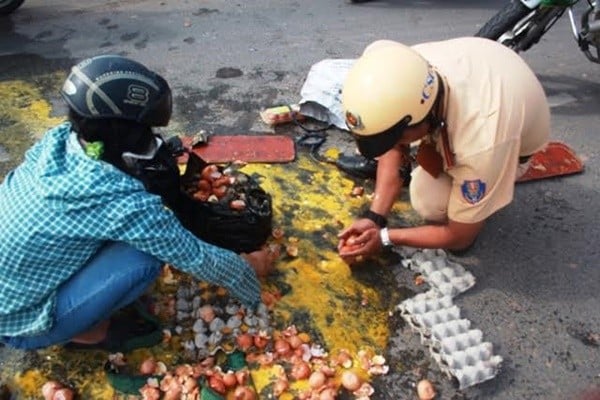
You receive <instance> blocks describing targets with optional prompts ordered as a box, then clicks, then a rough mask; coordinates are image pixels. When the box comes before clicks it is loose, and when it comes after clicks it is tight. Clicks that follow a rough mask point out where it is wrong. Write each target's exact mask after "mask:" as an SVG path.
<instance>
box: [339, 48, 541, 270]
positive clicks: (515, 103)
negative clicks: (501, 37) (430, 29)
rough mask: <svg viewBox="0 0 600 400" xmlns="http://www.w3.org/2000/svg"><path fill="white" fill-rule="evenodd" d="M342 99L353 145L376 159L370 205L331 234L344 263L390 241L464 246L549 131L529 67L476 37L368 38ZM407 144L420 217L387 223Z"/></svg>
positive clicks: (507, 194)
mask: <svg viewBox="0 0 600 400" xmlns="http://www.w3.org/2000/svg"><path fill="white" fill-rule="evenodd" d="M342 105H343V109H344V112H345V114H346V123H347V125H348V127H349V129H350V130H351V132H352V135H353V136H354V139H355V140H356V143H357V146H358V149H359V151H360V152H361V153H362V155H364V156H365V157H368V158H376V159H377V160H378V165H377V175H376V183H375V194H374V197H373V200H372V203H371V205H370V209H369V210H368V211H367V212H366V213H365V214H363V215H362V216H361V217H360V218H358V219H356V220H355V221H354V222H353V223H352V224H351V225H350V226H349V227H348V228H346V229H344V230H343V231H342V232H341V233H340V234H339V238H340V242H339V245H338V250H339V253H340V256H341V257H342V258H344V259H345V260H346V261H348V262H352V261H353V260H354V259H355V258H356V257H358V256H367V255H372V254H375V253H377V252H378V251H380V250H381V248H382V247H385V246H392V245H403V246H411V247H418V248H445V249H449V250H463V249H466V248H468V247H469V246H470V245H471V244H472V243H473V241H474V240H475V238H476V237H477V235H478V233H479V232H480V231H481V229H482V227H483V225H484V223H485V221H486V219H487V218H488V217H489V216H491V215H492V214H493V213H495V212H496V211H498V210H499V209H501V208H502V207H504V206H506V205H507V204H509V203H510V202H511V201H512V199H513V192H514V184H515V181H516V179H518V177H519V176H520V174H522V173H524V172H525V171H526V169H527V162H528V158H529V156H531V155H532V154H533V153H535V152H536V151H538V150H540V149H542V148H543V147H544V146H545V144H546V142H547V140H548V137H549V133H550V111H549V106H548V102H547V99H546V96H545V93H544V90H543V88H542V86H541V84H540V82H539V81H538V79H537V78H536V76H535V74H534V73H533V72H532V71H531V69H530V68H529V67H528V65H527V64H526V63H525V61H524V60H523V59H522V58H521V57H520V56H519V55H517V54H516V53H514V52H513V51H512V50H510V49H508V48H506V47H504V46H502V45H500V44H498V43H496V42H494V41H491V40H488V39H483V38H472V37H465V38H457V39H452V40H446V41H440V42H432V43H423V44H419V45H415V46H412V47H409V46H406V45H403V44H401V43H398V42H394V41H390V40H380V41H377V42H374V43H372V44H370V45H369V46H367V48H366V49H365V51H364V52H363V54H362V56H361V57H360V58H359V59H358V60H357V61H356V63H355V64H354V65H353V67H352V68H351V70H350V71H349V73H348V75H347V78H346V81H345V83H344V87H343V91H342ZM415 143H418V151H417V152H416V154H417V155H416V162H417V164H418V166H417V167H416V168H415V169H414V170H413V171H412V174H411V176H410V178H411V179H410V186H409V191H410V200H411V204H412V207H413V208H414V209H415V211H417V212H418V213H419V214H420V215H421V216H422V217H423V219H424V220H425V221H426V223H425V224H424V225H423V226H418V227H409V228H391V227H390V228H388V227H387V226H386V225H387V219H386V216H387V215H388V213H389V212H390V209H391V208H392V205H393V203H394V202H395V201H396V199H397V197H398V195H399V193H400V190H401V189H402V184H403V179H402V177H401V179H398V171H399V170H401V171H402V170H406V169H407V168H406V167H407V165H408V164H409V163H411V160H410V157H409V154H410V152H409V146H410V145H411V144H413V145H414V144H415ZM401 175H402V174H401ZM404 178H405V179H406V178H407V177H406V176H405V177H404Z"/></svg>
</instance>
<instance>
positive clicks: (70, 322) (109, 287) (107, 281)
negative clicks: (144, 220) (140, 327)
mask: <svg viewBox="0 0 600 400" xmlns="http://www.w3.org/2000/svg"><path fill="white" fill-rule="evenodd" d="M161 266H162V263H161V261H159V260H158V259H156V258H154V257H152V256H150V255H148V254H146V253H143V252H141V251H139V250H137V249H135V248H133V247H131V246H129V245H127V244H124V243H118V242H111V243H109V244H107V245H105V246H104V247H103V248H101V249H100V251H99V252H98V253H97V254H96V255H94V257H93V258H92V259H91V260H90V261H89V263H88V264H87V265H86V266H84V267H83V268H82V269H81V270H80V271H79V272H78V273H77V274H75V275H74V276H73V277H71V278H70V279H69V280H68V281H66V282H65V283H63V284H62V285H61V286H60V287H59V288H58V290H57V300H56V309H55V312H54V323H53V325H52V328H51V329H50V330H49V331H47V332H45V333H43V334H40V335H36V336H18V337H4V338H2V340H3V341H4V342H5V344H6V345H8V346H10V347H15V348H19V349H26V350H33V349H39V348H43V347H48V346H51V345H55V344H63V343H66V342H68V341H70V340H71V339H72V338H73V337H75V336H77V335H79V334H81V333H83V332H86V331H88V330H90V329H91V328H93V327H94V326H95V325H97V324H98V323H100V322H102V321H104V320H106V319H108V318H109V317H110V315H112V314H113V313H114V312H115V311H117V310H119V309H121V308H123V307H125V306H126V305H128V304H131V303H133V302H134V301H135V300H136V299H137V298H138V297H140V296H141V295H142V294H143V293H144V292H145V291H146V289H148V287H149V286H150V285H151V284H152V283H153V282H154V281H155V280H156V278H157V277H158V275H159V274H160V270H161Z"/></svg>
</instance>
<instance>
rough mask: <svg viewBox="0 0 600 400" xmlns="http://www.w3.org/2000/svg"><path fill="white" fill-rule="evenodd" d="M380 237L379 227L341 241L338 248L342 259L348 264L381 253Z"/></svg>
mask: <svg viewBox="0 0 600 400" xmlns="http://www.w3.org/2000/svg"><path fill="white" fill-rule="evenodd" d="M382 247H383V246H382V244H381V239H380V237H379V227H378V226H375V227H371V228H368V229H367V230H365V231H364V232H362V233H361V234H359V235H351V236H349V237H348V238H347V239H341V240H340V245H339V246H338V252H339V254H340V257H342V259H343V260H344V261H345V262H346V263H348V264H353V263H355V262H356V261H359V260H360V259H362V258H364V257H368V256H373V255H375V254H377V253H379V252H380V251H381V249H382Z"/></svg>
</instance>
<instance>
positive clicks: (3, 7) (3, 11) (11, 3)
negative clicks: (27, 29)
mask: <svg viewBox="0 0 600 400" xmlns="http://www.w3.org/2000/svg"><path fill="white" fill-rule="evenodd" d="M24 1H25V0H0V15H8V14H10V13H11V12H13V11H15V10H16V9H17V8H19V7H21V4H23V2H24Z"/></svg>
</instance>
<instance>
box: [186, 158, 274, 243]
mask: <svg viewBox="0 0 600 400" xmlns="http://www.w3.org/2000/svg"><path fill="white" fill-rule="evenodd" d="M208 165H209V164H208V163H206V162H205V161H204V160H203V159H202V158H200V157H198V156H197V155H196V154H194V153H190V154H189V159H188V163H187V166H186V171H185V174H184V175H183V176H182V177H181V183H182V193H184V196H183V197H184V199H185V200H184V206H183V209H182V212H181V213H180V214H181V217H180V219H181V221H182V223H183V225H184V226H185V227H186V228H187V229H188V230H190V231H191V232H192V233H194V234H195V235H196V236H197V237H199V238H200V239H202V240H204V241H206V242H208V243H211V244H214V245H216V246H219V247H223V248H226V249H229V250H232V251H235V252H236V253H249V252H252V251H255V250H259V249H260V248H261V247H262V246H263V245H264V244H265V243H266V241H267V239H268V237H269V236H270V235H271V231H272V219H273V210H272V203H271V196H270V195H269V194H268V193H266V192H265V191H264V190H263V189H262V188H261V187H260V185H259V184H258V182H256V180H255V179H253V178H252V177H251V176H249V175H247V174H244V173H242V172H241V171H235V176H236V177H237V178H236V179H235V182H234V183H232V184H231V187H230V190H229V192H228V194H226V195H225V196H223V197H222V198H220V199H218V201H216V200H215V199H214V198H213V199H212V201H200V200H197V199H194V198H193V196H192V194H191V193H190V187H194V185H197V184H198V180H199V176H200V174H201V172H202V171H203V170H204V168H205V167H206V166H208ZM217 168H218V171H219V172H220V173H223V171H224V168H223V167H220V166H219V167H217ZM240 197H241V198H243V201H244V204H245V206H244V207H243V209H239V210H236V209H232V207H231V202H232V201H234V200H239V199H240Z"/></svg>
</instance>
